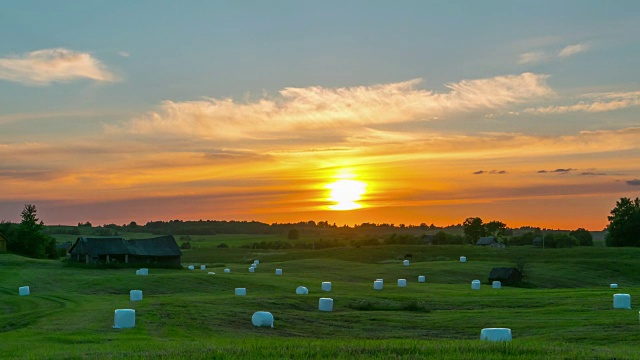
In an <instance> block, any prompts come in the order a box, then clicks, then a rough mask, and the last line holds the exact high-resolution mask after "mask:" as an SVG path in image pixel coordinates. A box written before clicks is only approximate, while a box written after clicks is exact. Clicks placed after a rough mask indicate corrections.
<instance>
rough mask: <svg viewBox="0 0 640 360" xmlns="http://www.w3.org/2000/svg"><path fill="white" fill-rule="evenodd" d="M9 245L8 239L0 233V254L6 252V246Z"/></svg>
mask: <svg viewBox="0 0 640 360" xmlns="http://www.w3.org/2000/svg"><path fill="white" fill-rule="evenodd" d="M8 243H9V239H7V237H6V236H4V235H2V233H0V253H5V252H7V244H8Z"/></svg>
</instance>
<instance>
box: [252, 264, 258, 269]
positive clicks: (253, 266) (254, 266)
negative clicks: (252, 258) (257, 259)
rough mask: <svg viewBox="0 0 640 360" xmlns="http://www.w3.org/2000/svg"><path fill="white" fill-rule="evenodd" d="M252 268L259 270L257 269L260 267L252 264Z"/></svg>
mask: <svg viewBox="0 0 640 360" xmlns="http://www.w3.org/2000/svg"><path fill="white" fill-rule="evenodd" d="M250 267H252V268H254V269H255V268H257V267H258V265H256V264H251V266H250Z"/></svg>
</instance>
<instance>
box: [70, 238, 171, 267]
mask: <svg viewBox="0 0 640 360" xmlns="http://www.w3.org/2000/svg"><path fill="white" fill-rule="evenodd" d="M181 256H182V251H180V247H179V246H178V244H177V243H176V240H175V239H174V238H173V236H172V235H166V236H159V237H154V238H148V239H131V240H125V239H123V238H121V237H107V236H96V237H89V236H81V237H79V238H78V239H77V240H76V242H75V243H74V244H73V246H71V248H70V249H69V257H70V258H71V259H72V260H75V261H78V262H84V263H87V264H91V263H109V262H118V263H125V264H130V263H136V264H157V265H177V266H179V265H180V257H181Z"/></svg>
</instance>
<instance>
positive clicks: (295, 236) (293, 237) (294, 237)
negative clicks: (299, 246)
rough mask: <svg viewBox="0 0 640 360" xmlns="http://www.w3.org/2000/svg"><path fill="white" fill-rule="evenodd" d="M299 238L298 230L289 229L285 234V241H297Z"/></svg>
mask: <svg viewBox="0 0 640 360" xmlns="http://www.w3.org/2000/svg"><path fill="white" fill-rule="evenodd" d="M299 237H300V232H298V229H291V230H289V233H288V234H287V239H289V240H298V238H299Z"/></svg>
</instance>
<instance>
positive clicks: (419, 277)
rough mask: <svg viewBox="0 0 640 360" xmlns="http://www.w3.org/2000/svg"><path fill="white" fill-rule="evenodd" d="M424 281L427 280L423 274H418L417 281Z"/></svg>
mask: <svg viewBox="0 0 640 360" xmlns="http://www.w3.org/2000/svg"><path fill="white" fill-rule="evenodd" d="M425 281H427V279H426V278H425V277H424V275H420V276H418V282H419V283H420V282H425Z"/></svg>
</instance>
